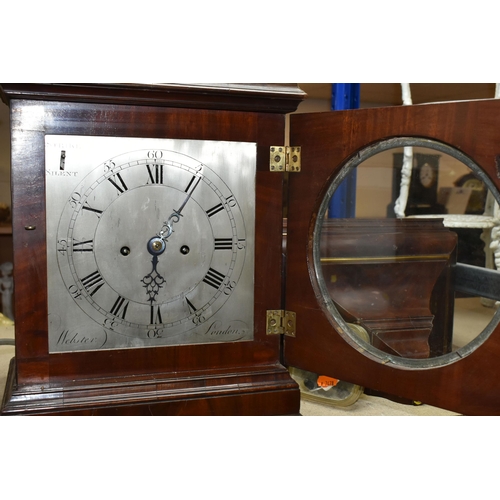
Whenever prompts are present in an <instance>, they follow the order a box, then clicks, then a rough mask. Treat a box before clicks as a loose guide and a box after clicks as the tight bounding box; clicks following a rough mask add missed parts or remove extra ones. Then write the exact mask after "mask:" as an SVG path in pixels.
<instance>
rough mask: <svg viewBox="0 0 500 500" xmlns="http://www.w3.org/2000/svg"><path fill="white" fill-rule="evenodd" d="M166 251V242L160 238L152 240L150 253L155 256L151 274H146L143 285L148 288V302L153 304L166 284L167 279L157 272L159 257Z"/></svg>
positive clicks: (149, 246) (152, 260) (152, 261)
mask: <svg viewBox="0 0 500 500" xmlns="http://www.w3.org/2000/svg"><path fill="white" fill-rule="evenodd" d="M164 251H165V242H164V241H163V240H162V239H161V238H158V237H154V238H151V240H149V242H148V252H149V253H150V254H151V255H152V256H153V258H152V259H151V264H152V266H153V268H152V270H151V272H150V273H149V274H146V276H144V278H142V280H141V281H142V283H144V288H146V293H147V295H148V301H149V302H151V304H153V302H155V301H156V296H157V295H158V292H159V291H160V288H162V287H163V285H164V284H165V283H166V280H165V278H164V277H163V276H162V275H161V274H160V273H159V272H158V271H157V269H156V266H157V265H158V255H161V254H162V253H163V252H164Z"/></svg>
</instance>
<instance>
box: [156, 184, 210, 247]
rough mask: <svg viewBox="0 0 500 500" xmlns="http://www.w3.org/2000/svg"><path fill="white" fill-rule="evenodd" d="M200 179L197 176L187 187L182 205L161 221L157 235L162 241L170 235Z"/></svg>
mask: <svg viewBox="0 0 500 500" xmlns="http://www.w3.org/2000/svg"><path fill="white" fill-rule="evenodd" d="M200 181H201V177H198V179H197V180H196V182H195V183H194V184H193V185H192V186H191V188H190V189H189V191H188V195H187V196H186V199H185V200H184V201H183V202H182V205H181V206H180V207H179V208H178V210H174V211H173V212H172V213H171V214H170V216H169V218H168V220H166V221H165V222H164V223H163V226H162V228H161V230H160V232H159V233H158V235H159V236H160V238H162V239H163V241H167V239H168V238H169V237H170V235H171V234H172V233H173V232H174V230H173V227H172V226H173V225H174V224H175V223H177V222H179V220H180V218H181V217H182V210H183V209H184V207H185V206H186V203H187V202H188V201H189V199H190V198H191V195H192V194H193V191H194V190H195V189H196V187H197V186H198V184H199V183H200Z"/></svg>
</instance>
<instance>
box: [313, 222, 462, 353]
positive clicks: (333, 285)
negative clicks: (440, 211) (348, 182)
mask: <svg viewBox="0 0 500 500" xmlns="http://www.w3.org/2000/svg"><path fill="white" fill-rule="evenodd" d="M320 244H321V263H322V270H323V275H324V279H325V282H326V284H327V287H328V290H329V292H330V295H331V297H332V300H333V301H334V303H335V305H336V307H337V309H338V310H339V312H340V314H341V315H342V317H343V319H344V320H345V321H347V322H352V323H356V324H359V325H360V326H362V327H363V328H364V329H365V330H367V332H368V333H369V335H370V341H371V344H372V345H373V346H374V347H376V348H378V349H380V350H381V351H383V352H387V353H389V354H393V355H396V356H401V357H406V358H419V359H422V358H429V357H435V356H439V355H441V354H445V353H447V352H450V351H451V345H452V329H453V304H454V284H453V264H454V263H455V259H456V245H457V236H456V234H455V233H453V232H452V231H450V230H448V229H447V228H445V227H444V226H443V224H442V222H441V221H440V220H435V219H430V220H427V219H327V220H325V221H324V222H323V229H322V233H321V243H320Z"/></svg>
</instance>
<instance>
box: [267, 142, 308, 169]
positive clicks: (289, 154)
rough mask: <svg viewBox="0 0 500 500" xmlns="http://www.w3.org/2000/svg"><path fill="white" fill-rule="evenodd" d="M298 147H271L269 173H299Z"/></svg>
mask: <svg viewBox="0 0 500 500" xmlns="http://www.w3.org/2000/svg"><path fill="white" fill-rule="evenodd" d="M300 150H301V148H300V146H271V148H270V152H269V170H271V172H300V167H301V161H300Z"/></svg>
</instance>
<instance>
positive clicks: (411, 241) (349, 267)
mask: <svg viewBox="0 0 500 500" xmlns="http://www.w3.org/2000/svg"><path fill="white" fill-rule="evenodd" d="M499 198H500V197H499V194H498V191H497V189H496V188H495V187H494V185H493V183H492V182H491V181H490V180H489V178H488V177H487V176H486V175H485V173H484V172H483V171H482V169H481V168H480V167H479V166H477V165H476V164H475V163H474V162H473V161H472V160H471V159H470V158H468V157H467V156H465V155H464V154H462V153H461V152H460V151H458V150H456V149H454V148H451V147H449V146H447V145H445V144H442V143H439V142H435V141H430V140H425V139H414V138H396V139H390V140H385V141H381V142H379V143H377V144H375V145H371V146H369V147H367V148H365V149H363V150H361V151H359V152H358V153H357V154H356V155H355V156H354V157H352V158H351V159H350V160H349V161H348V162H347V163H346V164H345V165H344V167H343V168H342V170H341V172H340V174H339V175H338V176H337V177H336V178H335V179H334V180H333V182H332V184H331V185H330V187H329V189H328V192H327V194H326V196H325V198H324V200H323V202H322V204H321V207H320V210H319V214H318V218H317V221H316V227H315V233H314V234H315V237H314V247H313V252H314V264H315V272H316V277H317V280H318V284H319V287H320V289H321V291H322V294H323V297H325V307H326V309H327V310H328V313H329V314H330V315H331V317H332V321H333V322H334V323H335V324H337V325H340V327H341V328H340V330H341V333H342V335H343V336H344V337H345V338H346V340H348V342H350V343H351V344H355V345H356V346H357V348H358V349H361V351H362V352H364V353H365V354H366V355H367V356H370V357H372V358H375V359H377V360H378V361H380V362H383V363H393V364H396V365H401V366H404V367H408V368H430V367H433V366H438V365H443V364H447V363H450V362H453V361H455V360H458V359H460V358H462V357H464V356H466V355H468V354H469V353H470V352H472V351H473V350H475V349H476V348H477V347H479V346H480V345H481V344H482V343H483V342H484V341H485V340H486V339H487V338H488V336H489V335H490V334H491V332H492V331H493V329H494V328H495V327H496V325H497V324H498V322H499V319H500V313H499V312H498V308H497V305H498V302H497V301H500V272H498V271H497V270H496V266H495V259H494V249H495V247H496V245H497V244H498V242H496V241H495V231H492V230H493V229H494V228H495V227H497V220H495V214H496V213H495V207H496V204H497V203H498V200H499ZM353 325H354V326H355V328H356V329H359V328H362V329H363V330H364V331H366V333H367V334H368V338H369V341H365V340H362V339H361V338H360V336H359V335H357V334H356V332H355V331H354V329H353Z"/></svg>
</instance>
